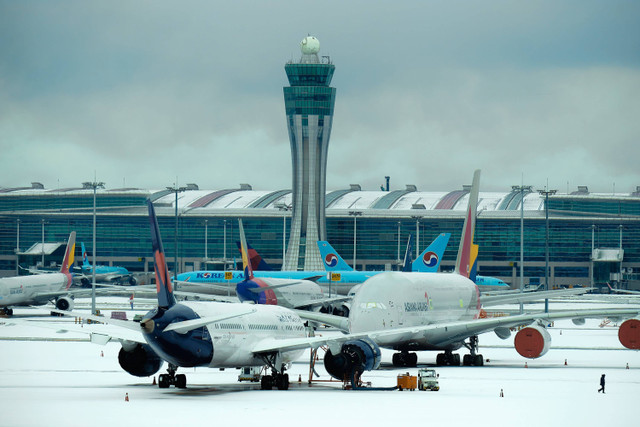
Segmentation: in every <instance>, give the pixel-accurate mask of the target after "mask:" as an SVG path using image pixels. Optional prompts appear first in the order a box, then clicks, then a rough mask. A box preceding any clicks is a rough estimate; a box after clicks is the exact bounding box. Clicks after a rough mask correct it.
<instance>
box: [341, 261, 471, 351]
mask: <svg viewBox="0 0 640 427" xmlns="http://www.w3.org/2000/svg"><path fill="white" fill-rule="evenodd" d="M479 312H480V303H479V291H478V287H477V286H476V285H475V283H473V282H472V281H471V280H469V279H467V278H465V277H463V276H460V275H458V274H450V273H401V272H386V273H382V274H379V275H377V276H374V277H372V278H371V279H369V280H367V282H366V283H365V284H364V285H363V286H361V287H360V288H359V289H358V291H357V292H356V294H355V296H354V298H353V300H352V302H351V312H350V314H349V322H350V332H352V333H361V332H368V331H374V330H385V329H397V328H408V327H412V326H422V325H428V324H434V323H439V322H452V321H458V320H470V319H474V318H477V317H478V315H479ZM376 342H377V343H378V344H379V345H380V346H382V347H386V348H393V349H396V350H412V351H413V350H434V349H439V347H434V346H433V345H431V344H430V343H429V342H428V341H427V340H425V339H424V338H421V337H420V336H419V334H418V335H417V336H416V335H414V334H412V333H411V332H407V337H406V339H401V340H398V339H397V338H395V339H394V340H390V341H385V340H384V338H380V339H376ZM460 345H461V343H454V344H452V346H451V348H458V347H460Z"/></svg>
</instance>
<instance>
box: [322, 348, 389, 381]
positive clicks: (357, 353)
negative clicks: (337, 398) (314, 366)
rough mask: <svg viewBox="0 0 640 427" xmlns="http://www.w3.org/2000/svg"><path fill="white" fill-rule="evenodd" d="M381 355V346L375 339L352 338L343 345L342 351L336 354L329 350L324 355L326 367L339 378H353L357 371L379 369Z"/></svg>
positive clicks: (341, 379) (334, 376)
mask: <svg viewBox="0 0 640 427" xmlns="http://www.w3.org/2000/svg"><path fill="white" fill-rule="evenodd" d="M381 356H382V352H381V351H380V347H378V345H377V344H376V343H374V342H373V341H371V340H369V339H361V340H352V341H347V342H345V343H344V344H343V345H342V348H341V349H340V353H337V354H335V355H334V354H333V353H331V350H328V351H327V354H325V356H324V367H325V369H326V370H327V372H328V373H329V375H331V376H332V377H333V378H335V379H337V380H340V381H344V380H351V379H352V378H353V376H354V374H355V373H358V374H361V373H363V372H364V371H371V370H373V369H377V368H378V366H380V359H381Z"/></svg>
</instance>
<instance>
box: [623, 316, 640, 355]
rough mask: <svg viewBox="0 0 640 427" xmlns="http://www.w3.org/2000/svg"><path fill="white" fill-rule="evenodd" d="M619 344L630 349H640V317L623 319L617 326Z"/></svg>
mask: <svg viewBox="0 0 640 427" xmlns="http://www.w3.org/2000/svg"><path fill="white" fill-rule="evenodd" d="M618 339H619V340H620V344H622V345H623V346H625V347H627V348H630V349H631V350H640V319H628V320H625V321H624V322H623V323H622V325H620V328H618Z"/></svg>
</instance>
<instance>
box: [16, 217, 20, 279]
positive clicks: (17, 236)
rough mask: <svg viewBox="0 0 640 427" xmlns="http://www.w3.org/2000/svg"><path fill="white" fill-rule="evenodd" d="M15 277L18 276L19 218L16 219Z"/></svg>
mask: <svg viewBox="0 0 640 427" xmlns="http://www.w3.org/2000/svg"><path fill="white" fill-rule="evenodd" d="M16 225H17V228H16V276H19V275H20V218H18V219H16Z"/></svg>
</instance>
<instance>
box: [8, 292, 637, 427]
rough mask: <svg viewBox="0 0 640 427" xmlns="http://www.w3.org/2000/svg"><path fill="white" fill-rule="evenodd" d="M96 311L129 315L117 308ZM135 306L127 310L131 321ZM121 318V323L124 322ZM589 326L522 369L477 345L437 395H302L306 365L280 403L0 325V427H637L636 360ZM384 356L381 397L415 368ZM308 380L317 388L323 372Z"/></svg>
mask: <svg viewBox="0 0 640 427" xmlns="http://www.w3.org/2000/svg"><path fill="white" fill-rule="evenodd" d="M106 304H107V306H108V307H110V309H124V308H127V307H128V301H127V300H126V299H124V298H123V299H117V298H111V299H109V300H108V301H106ZM143 304H144V302H143V301H141V300H138V299H137V298H136V305H137V306H136V309H141V310H142V311H140V312H144V309H146V305H143ZM596 304H597V303H596ZM149 305H152V304H149ZM572 305H573V304H572ZM78 306H80V307H81V308H82V307H83V303H82V302H79V304H78ZM567 307H568V304H563V306H562V307H553V308H567ZM616 307H619V306H616ZM572 308H574V309H575V308H587V307H584V305H579V306H577V307H576V306H575V305H573V307H572ZM108 311H109V310H103V312H106V313H107V314H108ZM15 313H16V319H22V320H29V321H30V322H31V321H37V322H47V323H49V324H51V323H52V322H56V323H55V324H56V325H59V326H60V327H64V326H65V325H70V324H73V323H74V322H73V319H59V318H51V317H48V316H45V314H46V310H44V309H16V310H15ZM127 314H128V317H129V318H132V314H133V312H131V311H130V310H128V312H127ZM600 323H601V320H592V321H589V320H588V321H587V323H586V325H584V326H580V327H578V326H575V325H573V323H571V322H570V321H566V322H564V321H563V322H556V323H555V324H554V325H553V327H551V328H550V329H549V331H550V333H551V336H552V339H553V343H552V347H551V350H550V351H549V352H548V353H547V354H546V355H545V356H543V357H542V358H540V359H537V360H527V361H526V362H527V366H528V367H527V368H525V359H523V358H522V357H520V356H519V355H518V354H517V352H516V351H515V350H514V348H513V337H512V338H510V339H508V340H506V341H502V340H500V339H499V338H497V337H496V336H495V335H494V334H484V335H481V336H480V347H481V348H480V350H481V353H482V354H483V355H484V357H485V359H488V362H487V363H486V365H485V366H483V367H440V368H437V371H438V372H439V374H440V387H441V389H440V391H438V392H422V391H414V392H410V391H403V392H400V391H345V390H342V388H341V384H340V383H337V382H334V383H314V384H313V385H312V386H309V385H308V384H307V382H306V380H307V379H308V376H309V364H308V359H309V356H308V354H307V355H305V356H303V357H302V358H301V359H300V360H299V361H298V362H297V363H295V364H293V366H292V367H291V369H290V370H289V375H290V378H291V380H292V384H291V388H290V389H289V390H288V391H278V390H273V391H261V390H259V385H257V384H247V383H238V382H237V376H238V371H237V370H233V369H232V370H229V369H228V370H226V371H219V370H217V369H207V368H197V369H180V372H182V373H185V374H187V379H188V387H187V389H184V390H178V389H175V388H170V389H163V390H161V389H159V388H158V387H157V386H153V385H152V384H151V383H152V379H151V378H149V379H144V378H143V379H140V378H136V377H132V376H130V375H129V374H127V373H126V372H124V371H123V370H122V369H121V368H120V366H119V365H118V360H117V355H118V351H119V350H120V345H119V344H117V343H110V344H107V345H106V346H99V345H95V344H90V343H88V342H84V341H83V340H85V338H84V336H83V335H82V334H76V333H69V332H68V333H59V332H58V331H56V330H55V329H42V328H39V327H34V326H32V325H30V324H24V323H20V322H14V321H11V320H8V319H0V354H1V355H2V356H1V358H0V360H1V361H2V363H0V425H2V426H45V425H47V426H48V425H64V426H116V425H136V424H138V425H146V424H150V423H151V424H152V425H180V426H189V425H223V424H224V425H231V426H234V425H249V426H251V425H259V426H275V425H278V426H282V425H285V426H286V425H300V424H308V425H345V424H346V425H373V426H377V425H402V424H405V425H420V424H422V425H436V426H437V425H463V424H464V425H469V426H474V427H476V426H502V425H513V426H536V427H541V426H544V427H550V426H563V427H564V426H574V425H580V426H636V425H638V415H637V414H638V411H637V408H636V407H635V404H636V403H637V401H638V396H640V353H639V352H637V351H631V350H626V349H624V348H623V347H622V345H620V343H619V342H618V339H617V328H616V327H615V326H612V324H608V325H607V326H603V327H600V326H599V325H600ZM391 355H392V352H391V351H386V350H384V351H383V364H382V368H381V369H380V370H377V371H375V372H368V373H366V374H365V375H364V376H363V379H364V380H365V381H371V383H372V385H373V386H375V387H389V386H394V385H395V384H396V377H397V375H398V374H399V373H404V372H406V371H409V372H411V373H412V374H414V375H415V374H416V372H417V368H410V369H407V368H404V369H397V368H393V367H392V366H391V363H390V361H391ZM435 356H436V354H435V352H422V353H419V363H420V365H425V366H433V364H434V363H435ZM565 360H566V361H567V364H566V365H565ZM627 364H628V366H629V369H626V367H627ZM316 369H317V371H318V372H319V373H320V374H321V378H322V379H328V376H327V374H326V372H325V371H324V369H323V367H322V362H319V363H318V365H317V366H316ZM601 374H606V379H607V386H606V394H604V395H603V394H601V393H598V392H597V389H598V387H599V380H600V375H601ZM298 377H301V379H302V381H301V383H298ZM501 390H503V391H504V397H500V391H501ZM126 394H128V396H129V401H128V402H125V395H126Z"/></svg>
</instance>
